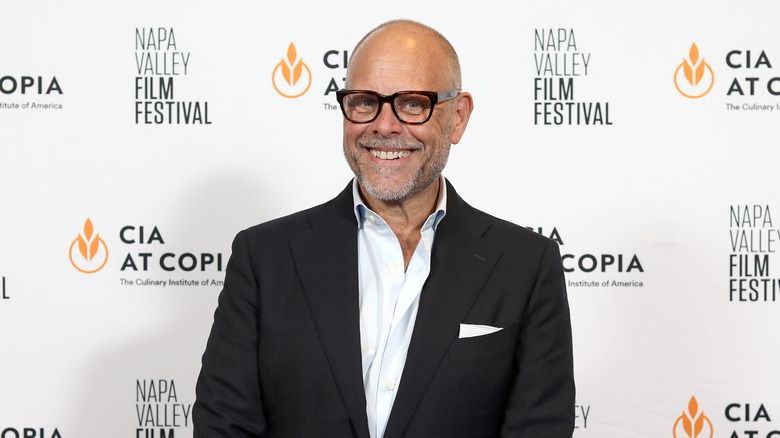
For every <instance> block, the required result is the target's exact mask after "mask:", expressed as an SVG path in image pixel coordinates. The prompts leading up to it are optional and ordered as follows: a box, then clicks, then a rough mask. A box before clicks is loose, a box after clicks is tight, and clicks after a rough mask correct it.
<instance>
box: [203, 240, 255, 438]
mask: <svg viewBox="0 0 780 438" xmlns="http://www.w3.org/2000/svg"><path fill="white" fill-rule="evenodd" d="M258 295H259V283H258V281H257V279H256V278H255V276H254V273H253V270H252V262H251V254H250V251H249V246H248V243H247V237H246V231H242V232H240V233H239V234H238V235H237V236H236V238H235V239H234V241H233V252H232V255H231V257H230V260H229V261H228V264H227V270H226V274H225V284H224V288H223V289H222V292H221V293H220V296H219V305H218V307H217V310H216V312H215V313H214V324H213V326H212V328H211V334H210V335H209V339H208V343H207V345H206V351H205V353H204V354H203V359H202V367H201V371H200V375H199V377H198V382H197V386H196V389H195V393H196V400H195V406H194V408H193V414H192V415H193V426H194V438H213V437H236V438H238V437H242V438H243V437H246V438H248V437H253V438H260V437H266V436H267V434H268V432H267V422H266V418H265V415H264V414H263V405H262V401H261V396H260V382H259V376H258V360H257V359H258V350H257V348H258V347H257V346H258V343H257V342H258V333H257V327H258V321H257V318H258Z"/></svg>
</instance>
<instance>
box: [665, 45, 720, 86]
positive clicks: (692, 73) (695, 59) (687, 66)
mask: <svg viewBox="0 0 780 438" xmlns="http://www.w3.org/2000/svg"><path fill="white" fill-rule="evenodd" d="M714 84H715V75H714V73H713V71H712V67H710V65H709V64H707V61H705V59H704V57H702V56H701V54H700V53H699V47H698V46H696V43H693V44H691V48H690V49H688V59H685V58H683V60H682V62H681V63H680V65H679V66H677V69H676V70H675V72H674V86H675V87H676V88H677V91H679V92H680V94H682V95H683V96H685V97H688V98H691V99H698V98H700V97H702V96H704V95H706V94H707V93H709V92H710V90H712V86H713V85H714Z"/></svg>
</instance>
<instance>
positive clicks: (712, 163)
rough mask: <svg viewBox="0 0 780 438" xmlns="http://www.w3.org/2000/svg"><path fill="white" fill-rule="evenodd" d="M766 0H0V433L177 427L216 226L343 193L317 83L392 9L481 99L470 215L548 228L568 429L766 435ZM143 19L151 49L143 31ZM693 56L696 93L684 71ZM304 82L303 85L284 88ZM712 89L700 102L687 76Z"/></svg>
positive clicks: (774, 43)
mask: <svg viewBox="0 0 780 438" xmlns="http://www.w3.org/2000/svg"><path fill="white" fill-rule="evenodd" d="M779 12H780V6H778V5H777V4H776V3H774V2H768V1H764V2H742V3H739V4H737V3H733V2H704V1H691V2H684V3H681V2H672V1H659V2H653V3H650V2H630V3H627V2H608V1H590V2H576V1H573V0H559V1H556V2H534V3H528V4H522V3H520V2H481V3H480V2H465V1H463V2H452V1H447V2H445V1H435V2H428V3H426V4H420V3H419V2H411V1H400V2H398V3H397V4H393V5H390V4H386V5H378V4H377V5H369V4H366V3H365V2H357V1H352V0H341V1H339V2H337V3H333V2H330V3H327V2H326V3H322V2H310V1H308V2H300V3H296V4H290V3H282V2H278V3H274V4H265V3H260V2H249V1H229V2H224V3H223V4H217V3H214V2H205V1H200V0H198V1H192V2H186V3H185V2H173V1H164V2H151V1H141V2H126V3H125V4H122V5H115V4H111V2H98V1H77V2H69V3H67V4H66V3H62V2H54V1H48V2H44V1H28V2H6V3H4V4H3V5H2V18H0V23H2V27H0V29H2V34H3V37H4V38H3V40H4V43H3V44H2V45H1V46H0V47H1V48H0V92H1V93H0V132H1V133H2V134H0V137H1V138H0V144H1V146H0V187H1V188H0V205H2V213H0V242H2V244H1V245H0V277H1V278H2V283H0V287H2V289H0V333H2V335H1V336H0V352H2V353H0V357H1V359H0V437H2V438H17V437H46V438H50V437H54V436H60V437H62V438H74V437H78V438H82V437H86V438H90V437H106V436H110V437H123V436H126V437H147V438H148V437H155V438H160V437H161V436H166V437H168V436H174V434H175V436H189V435H190V434H191V406H192V403H193V402H194V384H195V379H196V377H197V373H198V371H199V368H200V355H201V353H202V351H203V348H204V346H205V342H206V338H207V335H208V331H209V328H210V326H211V320H212V313H213V311H214V308H215V306H216V299H217V295H218V293H219V291H220V286H219V283H220V282H221V280H222V278H223V276H224V272H223V271H222V270H223V269H224V266H225V264H226V263H227V259H228V257H229V251H230V242H231V240H232V237H233V235H234V234H235V233H236V232H237V231H239V230H241V229H243V228H246V227H248V226H251V225H253V224H255V223H258V222H262V221H265V220H268V219H271V218H274V217H278V216H280V215H283V214H287V213H291V212H293V211H297V210H300V209H302V208H306V207H309V206H312V205H314V204H317V203H320V202H323V201H325V200H327V199H329V198H330V197H332V196H333V195H335V194H336V193H338V191H339V190H341V189H342V188H343V187H344V186H345V185H346V184H347V182H348V181H349V178H350V171H349V168H348V167H347V166H346V164H345V163H344V160H343V157H342V153H341V123H342V121H341V119H342V116H341V113H340V112H339V111H338V110H336V109H334V108H336V107H335V105H336V101H335V94H334V93H330V94H328V95H326V90H328V88H329V85H330V84H331V80H333V84H335V86H337V87H341V86H343V77H344V72H345V70H344V61H343V52H344V51H347V52H349V51H351V49H352V47H353V45H354V44H355V42H356V41H357V40H358V39H359V38H360V37H361V36H362V35H363V34H364V33H365V32H367V31H368V30H370V29H371V28H373V27H374V26H375V25H377V24H379V23H381V22H383V21H386V20H389V19H393V18H411V19H415V20H419V21H421V22H423V23H426V24H429V25H431V26H433V27H434V28H436V29H438V30H439V31H441V32H442V33H443V34H444V35H445V36H447V37H448V38H449V39H450V41H451V42H452V43H453V45H454V46H455V48H456V49H457V50H458V52H459V54H460V57H461V63H462V67H463V76H464V80H463V83H464V89H465V90H467V91H470V92H471V93H472V95H473V96H474V101H475V111H474V113H473V115H472V120H471V122H470V125H469V128H468V130H467V132H466V135H465V136H464V139H463V141H462V142H461V143H460V144H459V145H456V146H454V147H453V150H452V153H451V156H450V163H449V165H448V167H447V170H446V171H445V175H446V176H447V177H448V178H449V179H450V180H451V181H452V182H453V184H454V185H455V186H456V187H457V189H458V191H459V193H460V194H461V195H462V196H463V197H464V198H465V199H467V200H468V201H469V202H470V203H471V204H472V205H474V206H476V207H478V208H480V209H483V210H486V211H488V212H490V213H493V214H495V215H497V216H499V217H503V218H505V219H508V220H510V221H513V222H516V223H519V224H522V225H525V226H528V227H533V228H534V229H535V230H537V231H540V232H541V233H542V234H545V235H547V236H553V237H554V238H556V240H558V241H559V243H561V244H562V246H561V250H562V253H563V254H565V256H564V264H565V266H566V267H567V268H571V272H568V273H567V281H568V283H569V300H570V304H571V308H572V318H573V330H574V348H575V368H576V379H577V394H578V395H577V400H578V406H577V415H578V417H577V423H576V425H577V429H576V431H575V434H574V435H575V437H578V438H585V437H592V438H604V437H616V438H617V437H620V438H623V437H675V438H682V437H691V438H695V437H694V435H695V431H693V432H691V433H688V432H686V431H685V427H684V426H683V423H684V422H685V420H683V417H685V418H688V417H690V421H691V422H692V423H693V424H694V429H695V425H696V423H697V420H699V423H700V424H701V431H700V433H699V435H698V436H699V437H724V438H731V437H735V436H736V437H743V436H753V437H756V438H763V437H767V438H771V437H773V436H775V437H776V438H777V437H780V432H777V433H774V434H773V431H777V430H780V417H778V416H779V415H780V373H778V372H777V363H778V362H780V354H779V353H778V351H779V350H780V349H779V348H778V343H777V341H776V340H775V338H776V333H777V331H778V330H777V329H778V328H779V327H780V322H779V321H780V319H778V316H780V315H779V312H778V307H777V306H778V305H780V303H778V301H780V285H778V280H777V279H780V276H778V275H776V274H775V269H776V268H775V264H774V263H777V256H776V255H775V254H774V253H775V252H776V251H777V250H778V248H780V243H778V242H780V235H778V231H777V229H778V227H780V226H778V227H776V226H775V225H774V220H777V221H780V194H778V183H779V182H780V177H778V174H777V171H776V168H777V166H778V163H779V162H780V161H779V160H778V159H779V158H780V152H779V151H778V139H777V138H778V135H777V134H778V128H777V126H778V123H777V118H778V117H780V113H779V112H780V97H778V96H776V95H775V94H774V93H778V92H780V80H778V81H777V82H773V81H772V78H775V77H779V76H780V69H779V68H778V67H780V39H778V37H777V30H776V21H777V20H776V17H777V15H778V13H779ZM160 29H163V30H164V34H165V38H161V36H162V32H161V31H160ZM150 30H151V31H152V34H153V36H154V37H155V38H153V39H152V41H153V44H150V41H149V38H143V37H142V38H141V39H140V41H139V39H138V38H137V34H141V35H146V36H148V34H149V31H150ZM171 34H173V38H171ZM550 35H552V38H550ZM559 35H565V38H562V39H561V40H560V41H559V39H558V36H559ZM537 36H539V38H540V39H541V41H543V42H544V44H540V42H539V40H538V39H537ZM694 43H695V44H696V48H697V51H698V54H697V56H694V54H693V53H691V46H692V45H693V44H694ZM290 44H294V46H295V49H296V53H295V56H294V57H293V61H292V63H291V64H292V67H293V68H294V66H295V65H296V63H297V62H300V61H302V62H303V63H304V64H306V66H307V67H308V69H306V68H302V69H301V71H302V74H301V79H300V81H303V82H300V83H297V84H295V85H294V86H291V85H290V84H284V83H283V78H281V76H280V75H279V74H278V71H277V74H276V75H274V70H275V69H276V68H277V65H278V64H279V63H280V62H285V61H284V60H287V58H288V48H289V46H290ZM331 51H332V52H333V53H331V54H329V55H328V53H329V52H331ZM748 51H749V52H750V55H748V53H747V52H748ZM762 52H763V56H762ZM326 55H327V57H326ZM142 56H143V59H142V58H141V57H142ZM146 56H152V57H153V58H154V57H156V59H157V60H158V61H159V64H157V66H156V68H155V66H152V67H151V68H152V70H148V69H146V68H145V66H147V65H148V64H145V60H146ZM748 56H749V59H748ZM548 59H549V60H550V64H549V66H550V67H549V68H548V69H545V62H546V60H548ZM163 60H164V62H165V63H164V64H163ZM326 61H327V63H326ZM556 61H557V63H558V64H557V67H556V64H555V62H556ZM139 62H141V65H142V67H143V68H142V69H141V72H140V73H139V70H138V69H139V67H138V63H139ZM174 62H176V64H175V65H174V64H173V63H174ZM185 62H186V70H185ZM288 62H289V61H288ZM686 62H687V63H688V64H690V65H691V71H692V73H691V77H692V78H693V80H692V81H691V83H688V84H687V85H686V81H687V79H686V78H685V74H684V73H678V74H677V75H676V76H675V71H677V69H678V66H680V65H681V64H682V63H686ZM537 63H541V64H537ZM328 64H329V65H330V66H329V65H328ZM585 64H587V68H586V67H585ZM539 65H541V71H539V70H537V66H539ZM700 66H701V67H700ZM738 66H739V67H738ZM331 67H333V68H331ZM699 67H700V68H699ZM699 70H700V71H701V72H702V74H701V77H700V78H699V79H698V82H697V81H696V80H695V79H696V76H697V75H696V72H697V71H699ZM680 72H684V68H681V69H680ZM172 73H178V74H175V75H174V74H172ZM575 74H576V75H575ZM137 77H141V78H142V79H141V80H140V82H137V80H136V78H137ZM25 78H27V79H25ZM143 78H151V80H152V81H153V82H154V84H155V88H154V89H153V90H152V91H153V92H155V93H158V96H159V93H161V92H163V90H159V89H158V88H157V84H158V83H159V80H160V78H162V79H163V80H164V81H166V82H165V84H166V86H167V85H168V84H169V82H167V81H168V80H169V79H172V83H173V88H172V95H170V94H168V95H167V97H168V99H162V100H160V99H151V98H150V99H146V98H144V92H145V91H149V89H148V88H141V89H140V90H137V88H136V85H137V84H138V83H141V84H143V83H144V82H143V81H144V79H143ZM570 79H571V82H569V80H570ZM675 79H676V80H677V87H676V86H675ZM546 80H551V81H552V82H551V83H552V85H553V89H554V93H553V95H549V94H548V95H547V98H545V96H544V93H543V92H544V90H543V89H542V90H536V86H537V84H543V83H545V82H544V81H546ZM561 80H562V81H563V84H564V85H565V86H566V87H571V88H566V91H567V92H568V93H572V94H569V95H568V96H562V95H561V94H560V93H559V91H560V88H559V81H561ZM309 81H310V82H309ZM735 81H736V83H737V86H738V87H739V88H740V89H741V91H742V93H743V94H742V95H741V94H740V93H739V92H738V91H736V89H735V86H734V82H735ZM751 82H752V83H753V84H754V89H753V93H752V94H751V92H750V84H751ZM30 83H31V84H32V85H31V86H26V85H25V87H26V88H25V89H24V92H23V90H22V86H23V84H30ZM39 84H40V92H39V88H38V87H39ZM274 84H276V87H275V86H274ZM303 84H306V86H307V87H308V90H307V91H306V92H305V93H304V94H303V95H301V96H300V97H297V98H287V97H284V96H282V95H281V94H280V93H279V92H278V91H277V89H278V90H280V91H281V92H284V93H287V94H290V95H292V94H299V93H300V91H302V89H305V88H306V87H304V85H303ZM570 84H571V85H570ZM709 84H712V88H711V90H710V91H709V93H707V94H706V95H703V96H701V97H698V98H688V97H685V96H684V95H683V94H681V93H680V92H679V91H678V88H680V89H681V90H682V91H686V94H691V93H703V92H704V91H706V88H708V85H709ZM767 86H769V88H767ZM50 88H51V90H49V89H50ZM775 90H777V91H775ZM47 91H48V93H47ZM535 91H536V93H537V94H536V95H535ZM137 92H138V93H140V95H139V97H137V96H136V93H137ZM168 92H169V93H170V90H168ZM566 97H568V98H566ZM553 98H555V99H559V100H555V101H554V100H552V99H553ZM560 99H562V100H560ZM147 101H148V102H150V103H149V105H151V106H152V107H153V106H154V105H155V102H181V104H173V105H174V106H175V107H179V106H183V107H184V108H193V111H195V110H194V107H195V106H196V103H197V107H198V111H199V114H198V113H193V114H192V115H191V117H192V116H194V115H195V114H198V115H199V120H200V122H201V123H195V124H185V123H183V121H182V120H183V119H181V117H184V116H183V115H182V114H180V116H179V117H180V123H178V124H177V123H171V124H168V123H167V122H168V119H164V123H163V124H155V123H151V124H145V123H143V121H144V116H145V115H144V114H143V113H142V114H141V115H140V116H139V117H140V122H141V123H136V116H137V114H136V109H137V108H139V107H140V108H144V105H146V103H145V102H147ZM137 102H140V103H137ZM545 103H547V104H548V108H551V109H550V111H553V108H554V105H555V104H556V103H559V104H563V105H564V106H563V107H562V108H568V107H566V106H565V105H566V104H571V107H572V108H575V113H576V108H580V110H581V111H587V110H589V109H590V110H592V111H596V110H595V108H596V106H598V107H599V110H598V111H600V116H601V117H600V118H599V120H600V121H601V123H599V124H585V122H584V114H583V113H582V112H581V116H580V124H577V123H576V117H575V118H574V122H573V123H572V124H569V123H568V118H566V117H563V118H561V117H562V116H558V117H559V118H560V120H561V121H563V124H560V125H556V124H550V125H544V124H543V121H544V115H543V114H542V115H539V116H536V117H537V122H538V123H535V111H536V108H542V110H543V108H544V105H545ZM537 104H538V106H537ZM164 105H167V104H164ZM165 108H166V109H165V112H166V113H165V115H166V116H167V106H166V107H165ZM540 111H541V110H540ZM567 114H568V113H567ZM594 114H595V113H594ZM155 116H157V117H160V116H159V115H157V113H154V112H152V113H151V114H150V115H149V117H150V120H153V119H154V117H155ZM174 117H175V113H174ZM555 117H556V114H555V113H554V112H551V114H550V115H549V116H548V120H549V121H551V123H552V122H554V121H555V120H556V119H555ZM756 206H758V207H756ZM775 208H776V209H777V210H775ZM745 209H747V214H746V213H745ZM772 213H774V214H776V215H777V216H773V215H772ZM87 219H89V221H90V223H91V224H92V231H91V232H90V231H89V230H85V223H86V222H87ZM141 227H143V232H142V231H141ZM123 229H124V231H122V230H123ZM142 234H143V235H142ZM79 236H81V238H82V239H83V240H84V245H85V249H84V252H82V251H80V250H79V243H78V239H79ZM74 242H75V243H74ZM93 245H94V246H93ZM84 254H86V256H87V258H86V259H85V258H84ZM190 254H191V255H192V256H190ZM567 255H568V256H567ZM733 255H736V256H733ZM90 257H92V260H88V259H89V258H90ZM743 257H747V258H746V259H743ZM756 257H758V258H757V259H756ZM71 259H72V260H74V261H73V262H71ZM220 259H221V269H220V267H219V266H218V261H219V260H220ZM144 260H146V261H147V265H146V268H144V266H143V262H144ZM210 260H213V262H212V263H210V264H205V265H204V264H203V263H202V262H204V261H205V262H208V261H210ZM611 260H614V262H613V263H612V264H609V263H606V264H605V263H604V262H610V261H611ZM740 260H743V261H746V262H747V263H746V264H745V266H744V267H743V269H742V270H741V271H740V266H739V264H738V261H740ZM756 260H758V266H756ZM161 261H162V263H163V265H164V267H161V264H160V262H161ZM179 261H181V265H179ZM594 261H596V264H595V265H594V263H593V262H594ZM619 261H622V265H619ZM103 262H105V265H104V266H103V267H102V268H101V269H99V270H97V271H96V272H94V273H90V274H86V273H83V272H81V271H80V270H82V271H84V270H86V271H90V270H95V269H96V268H98V267H100V266H101V265H102V264H103ZM732 263H734V266H732ZM191 267H192V268H193V269H192V270H189V269H190V268H191ZM133 268H135V269H133ZM171 268H172V270H167V269H171ZM756 268H758V269H756ZM740 279H742V280H743V283H742V284H743V287H744V288H746V290H744V291H742V292H740V291H739V285H740ZM732 280H733V282H732ZM750 280H754V281H755V282H754V283H753V286H754V288H757V289H760V291H761V294H756V293H754V292H751V290H750V286H751V283H750ZM163 282H164V283H163ZM732 285H733V286H732ZM732 287H734V288H736V291H731V288H732ZM765 287H766V288H768V289H767V290H768V294H767V295H766V296H765V295H764V290H765V289H764V288H765ZM773 288H774V289H773ZM773 294H774V295H773ZM741 299H742V300H744V301H741ZM692 397H695V400H696V403H695V406H694V404H693V403H689V402H690V401H691V399H692ZM149 409H151V413H150V411H149ZM753 431H755V433H753Z"/></svg>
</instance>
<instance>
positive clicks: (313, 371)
mask: <svg viewBox="0 0 780 438" xmlns="http://www.w3.org/2000/svg"><path fill="white" fill-rule="evenodd" d="M346 87H347V89H348V90H342V91H340V92H339V93H338V99H339V103H340V105H341V106H342V110H343V113H344V116H345V120H344V155H345V157H346V159H347V162H348V163H349V165H350V167H351V168H352V170H353V171H354V173H355V180H354V181H353V182H352V183H351V184H350V185H349V186H348V187H347V188H346V189H345V190H344V191H343V192H342V193H341V194H340V195H339V196H338V197H336V198H335V199H333V200H331V201H330V202H328V203H326V204H323V205H320V206H318V207H314V208H312V209H309V210H306V211H303V212H300V213H297V214H294V215H291V216H288V217H285V218H281V219H277V220H274V221H271V222H268V223H265V224H262V225H258V226H256V227H253V228H250V229H248V230H245V231H243V232H241V233H239V234H238V236H237V237H236V240H235V241H234V243H233V255H232V257H231V260H230V262H229V264H228V268H227V273H226V280H225V287H224V289H223V291H222V294H221V295H220V299H219V307H218V309H217V311H216V313H215V317H214V326H213V328H212V331H211V335H210V338H209V342H208V346H207V348H206V352H205V353H204V355H203V368H202V371H201V374H200V377H199V379H198V386H197V401H196V403H195V410H194V413H193V416H194V421H195V437H364V438H368V437H372V438H375V437H383V436H384V437H402V436H403V437H498V436H502V437H527V438H545V437H549V438H569V437H570V436H571V434H572V431H573V424H574V381H573V371H572V347H571V328H570V322H569V313H568V304H567V300H566V291H565V286H564V279H563V271H562V268H561V261H560V255H559V252H558V248H557V246H556V245H555V243H553V242H552V241H550V240H548V239H546V238H544V237H541V236H539V235H537V234H535V233H533V232H530V231H528V230H526V229H524V228H522V227H518V226H516V225H513V224H510V223H507V222H504V221H501V220H499V219H496V218H493V217H491V216H488V215H486V214H485V213H482V212H480V211H478V210H475V209H474V208H472V207H470V206H469V205H468V204H466V203H465V202H464V201H463V200H462V199H461V198H460V197H458V195H457V193H456V192H455V190H454V189H453V188H452V186H451V185H449V183H447V182H446V181H445V180H444V178H443V177H442V176H441V172H442V169H443V168H444V165H445V163H446V161H447V156H448V154H449V148H450V144H451V143H458V142H459V141H460V139H461V136H462V135H463V133H464V131H465V129H466V125H467V123H468V120H469V116H470V114H471V110H472V108H473V103H472V98H471V95H469V94H468V93H465V92H460V91H459V90H460V67H459V64H458V59H457V55H456V54H455V51H454V50H453V49H452V47H451V46H450V44H449V43H448V42H447V40H446V39H444V37H442V36H441V35H440V34H438V33H437V32H436V31H434V30H433V29H430V28H428V27H426V26H423V25H421V24H418V23H414V22H409V21H393V22H389V23H385V24H384V25H382V26H380V27H378V28H377V29H374V30H373V31H371V32H370V33H369V34H368V35H366V36H365V37H364V38H363V40H361V41H360V42H359V43H358V45H357V47H356V48H355V50H354V51H353V54H352V59H351V60H350V63H349V68H348V71H347V81H346ZM409 90H413V91H415V92H411V93H408V92H406V91H409Z"/></svg>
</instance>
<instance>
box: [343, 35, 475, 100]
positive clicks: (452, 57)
mask: <svg viewBox="0 0 780 438" xmlns="http://www.w3.org/2000/svg"><path fill="white" fill-rule="evenodd" d="M393 50H395V51H398V53H400V54H405V55H407V56H410V57H415V58H416V59H417V61H418V63H419V64H424V67H426V69H429V70H432V71H434V72H436V74H437V75H438V76H439V79H440V80H441V81H442V84H443V88H442V90H443V89H448V90H460V89H461V75H460V62H459V61H458V54H457V53H456V52H455V49H454V48H453V47H452V45H451V44H450V42H449V41H447V39H446V38H444V36H443V35H442V34H440V33H439V32H437V31H436V30H434V29H432V28H430V27H428V26H426V25H424V24H421V23H418V22H416V21H411V20H394V21H388V22H387V23H383V24H380V25H379V26H377V27H376V28H375V29H373V30H372V31H370V32H369V33H367V34H366V35H365V36H364V37H363V38H362V39H361V40H360V41H359V42H358V43H357V45H356V46H355V48H354V49H353V50H352V56H351V57H350V60H349V66H348V68H347V81H346V87H347V88H352V85H351V84H352V83H353V79H354V74H355V68H353V66H354V65H356V64H358V63H360V62H371V60H370V58H372V57H376V56H379V57H383V52H387V51H393ZM367 58H368V59H367ZM434 91H441V90H434Z"/></svg>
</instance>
